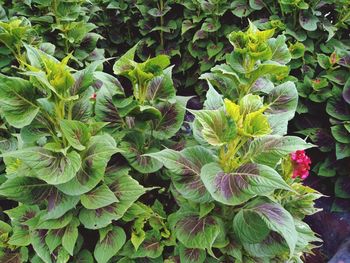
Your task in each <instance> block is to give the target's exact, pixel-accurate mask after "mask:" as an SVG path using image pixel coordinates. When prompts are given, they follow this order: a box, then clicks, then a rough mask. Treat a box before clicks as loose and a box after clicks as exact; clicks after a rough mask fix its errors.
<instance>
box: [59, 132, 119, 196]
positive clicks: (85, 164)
mask: <svg viewBox="0 0 350 263" xmlns="http://www.w3.org/2000/svg"><path fill="white" fill-rule="evenodd" d="M118 151H120V150H119V149H118V148H117V147H116V143H115V140H114V139H113V138H112V137H111V136H110V135H108V134H103V135H96V136H93V137H91V139H90V140H89V142H88V144H87V145H86V149H85V150H84V151H83V152H82V153H81V158H82V163H81V168H80V169H79V170H78V171H77V174H76V176H75V177H74V178H73V179H72V180H70V181H69V182H67V183H64V184H60V185H57V188H58V189H59V190H60V191H62V192H63V193H65V194H67V195H81V194H84V193H86V192H88V191H90V190H91V189H93V188H94V187H95V186H96V185H97V184H98V183H99V182H100V181H101V180H102V179H103V176H104V173H105V169H106V166H107V163H108V161H109V159H110V158H111V156H112V155H113V154H114V153H117V152H118Z"/></svg>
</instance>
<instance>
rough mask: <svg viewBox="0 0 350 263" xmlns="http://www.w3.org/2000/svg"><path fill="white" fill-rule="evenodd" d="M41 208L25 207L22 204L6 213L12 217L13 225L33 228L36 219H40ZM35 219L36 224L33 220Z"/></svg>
mask: <svg viewBox="0 0 350 263" xmlns="http://www.w3.org/2000/svg"><path fill="white" fill-rule="evenodd" d="M39 211H40V210H39V207H38V206H37V205H32V206H30V205H25V204H21V205H19V206H17V207H15V208H12V209H10V210H6V211H5V213H6V214H7V215H8V216H9V217H10V219H11V221H12V222H13V223H19V224H21V225H26V226H32V225H33V224H34V225H35V223H36V218H38V217H39ZM32 219H34V222H33V220H32Z"/></svg>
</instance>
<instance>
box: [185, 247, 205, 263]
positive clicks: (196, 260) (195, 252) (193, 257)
mask: <svg viewBox="0 0 350 263" xmlns="http://www.w3.org/2000/svg"><path fill="white" fill-rule="evenodd" d="M179 252H180V262H183V263H203V262H204V261H205V258H206V252H205V250H201V249H198V248H186V247H185V246H183V245H180V246H179Z"/></svg>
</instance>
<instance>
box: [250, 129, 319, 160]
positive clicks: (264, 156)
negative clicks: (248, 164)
mask: <svg viewBox="0 0 350 263" xmlns="http://www.w3.org/2000/svg"><path fill="white" fill-rule="evenodd" d="M311 147H314V145H313V144H310V143H307V142H306V141H304V140H303V139H301V138H299V137H296V136H280V135H268V136H264V137H261V138H257V139H255V140H254V141H252V142H251V144H250V145H249V153H250V156H251V159H252V161H253V162H255V163H259V164H265V165H268V166H270V167H275V166H276V164H277V163H278V162H279V161H280V160H281V158H283V157H284V156H286V155H287V154H290V153H292V152H295V151H297V150H304V149H308V148H311Z"/></svg>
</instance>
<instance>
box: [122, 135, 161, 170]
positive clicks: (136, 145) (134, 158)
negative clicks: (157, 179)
mask: <svg viewBox="0 0 350 263" xmlns="http://www.w3.org/2000/svg"><path fill="white" fill-rule="evenodd" d="M120 147H121V149H123V150H124V152H122V155H123V156H124V157H125V158H126V159H127V160H128V162H129V164H130V165H131V166H132V167H133V168H134V169H136V170H137V171H139V172H141V173H153V172H156V171H158V170H159V169H160V168H161V167H162V164H161V163H160V162H158V161H157V160H155V159H152V158H151V157H149V156H146V154H148V153H152V152H155V151H158V149H157V148H154V147H152V145H151V146H149V147H148V149H145V136H144V135H143V134H141V133H132V134H131V135H130V136H129V137H128V138H127V140H125V141H123V142H122V143H121V144H120Z"/></svg>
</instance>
